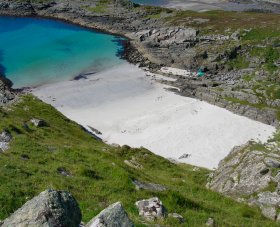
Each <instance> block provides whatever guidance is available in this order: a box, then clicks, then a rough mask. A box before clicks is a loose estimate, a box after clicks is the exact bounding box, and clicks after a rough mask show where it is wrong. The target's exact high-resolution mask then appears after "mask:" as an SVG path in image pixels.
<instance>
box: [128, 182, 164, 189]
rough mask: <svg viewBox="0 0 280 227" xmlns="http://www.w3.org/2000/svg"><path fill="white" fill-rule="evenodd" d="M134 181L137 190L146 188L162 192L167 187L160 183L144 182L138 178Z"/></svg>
mask: <svg viewBox="0 0 280 227" xmlns="http://www.w3.org/2000/svg"><path fill="white" fill-rule="evenodd" d="M132 183H133V184H134V185H135V187H136V189H137V190H141V189H144V190H150V191H158V192H162V191H165V190H166V187H165V186H163V185H160V184H154V183H144V182H140V181H138V180H132Z"/></svg>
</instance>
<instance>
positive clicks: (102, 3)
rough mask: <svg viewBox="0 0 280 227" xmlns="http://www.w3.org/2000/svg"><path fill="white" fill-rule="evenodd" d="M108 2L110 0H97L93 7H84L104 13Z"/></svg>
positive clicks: (94, 11)
mask: <svg viewBox="0 0 280 227" xmlns="http://www.w3.org/2000/svg"><path fill="white" fill-rule="evenodd" d="M110 3H111V0H99V2H98V3H97V4H96V6H95V7H85V9H86V10H88V11H91V12H93V13H106V12H107V10H108V5H109V4H110Z"/></svg>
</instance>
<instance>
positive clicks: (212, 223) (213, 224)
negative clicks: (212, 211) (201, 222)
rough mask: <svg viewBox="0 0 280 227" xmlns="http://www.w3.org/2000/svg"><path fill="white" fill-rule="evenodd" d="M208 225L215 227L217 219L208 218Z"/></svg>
mask: <svg viewBox="0 0 280 227" xmlns="http://www.w3.org/2000/svg"><path fill="white" fill-rule="evenodd" d="M205 225H206V226H210V227H214V226H215V220H214V219H213V218H208V220H207V222H206V223H205Z"/></svg>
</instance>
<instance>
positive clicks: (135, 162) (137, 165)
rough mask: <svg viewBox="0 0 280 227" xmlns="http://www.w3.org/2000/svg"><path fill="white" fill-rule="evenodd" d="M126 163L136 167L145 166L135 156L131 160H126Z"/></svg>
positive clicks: (141, 167)
mask: <svg viewBox="0 0 280 227" xmlns="http://www.w3.org/2000/svg"><path fill="white" fill-rule="evenodd" d="M124 163H125V164H126V165H128V166H130V167H132V168H134V169H143V166H142V165H141V164H140V163H138V162H137V161H136V159H135V158H134V157H132V159H131V160H124Z"/></svg>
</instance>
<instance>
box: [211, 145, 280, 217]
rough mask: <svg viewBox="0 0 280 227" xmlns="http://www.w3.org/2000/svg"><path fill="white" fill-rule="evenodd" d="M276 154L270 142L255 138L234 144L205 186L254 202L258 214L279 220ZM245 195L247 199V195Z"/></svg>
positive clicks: (279, 167)
mask: <svg viewBox="0 0 280 227" xmlns="http://www.w3.org/2000/svg"><path fill="white" fill-rule="evenodd" d="M279 171H280V155H279V148H278V147H277V146H275V145H274V144H269V143H268V144H266V145H260V144H257V143H255V142H248V143H247V144H245V145H243V146H240V147H235V148H234V149H233V150H232V151H231V153H230V154H229V155H228V156H227V157H226V158H225V159H224V160H222V161H221V162H220V164H219V167H218V169H217V170H216V171H215V172H214V173H213V175H212V176H211V178H210V180H209V182H208V184H207V187H209V188H210V189H212V190H214V191H218V192H220V193H222V194H224V195H227V196H231V197H233V198H235V199H237V200H242V201H245V202H247V203H249V204H250V205H255V206H258V207H259V208H260V209H261V211H262V214H263V215H264V216H265V217H267V218H270V219H272V220H278V219H279V220H280V217H279V214H277V210H278V208H279V207H280V193H279V186H280V172H279ZM248 198H249V199H248Z"/></svg>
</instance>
